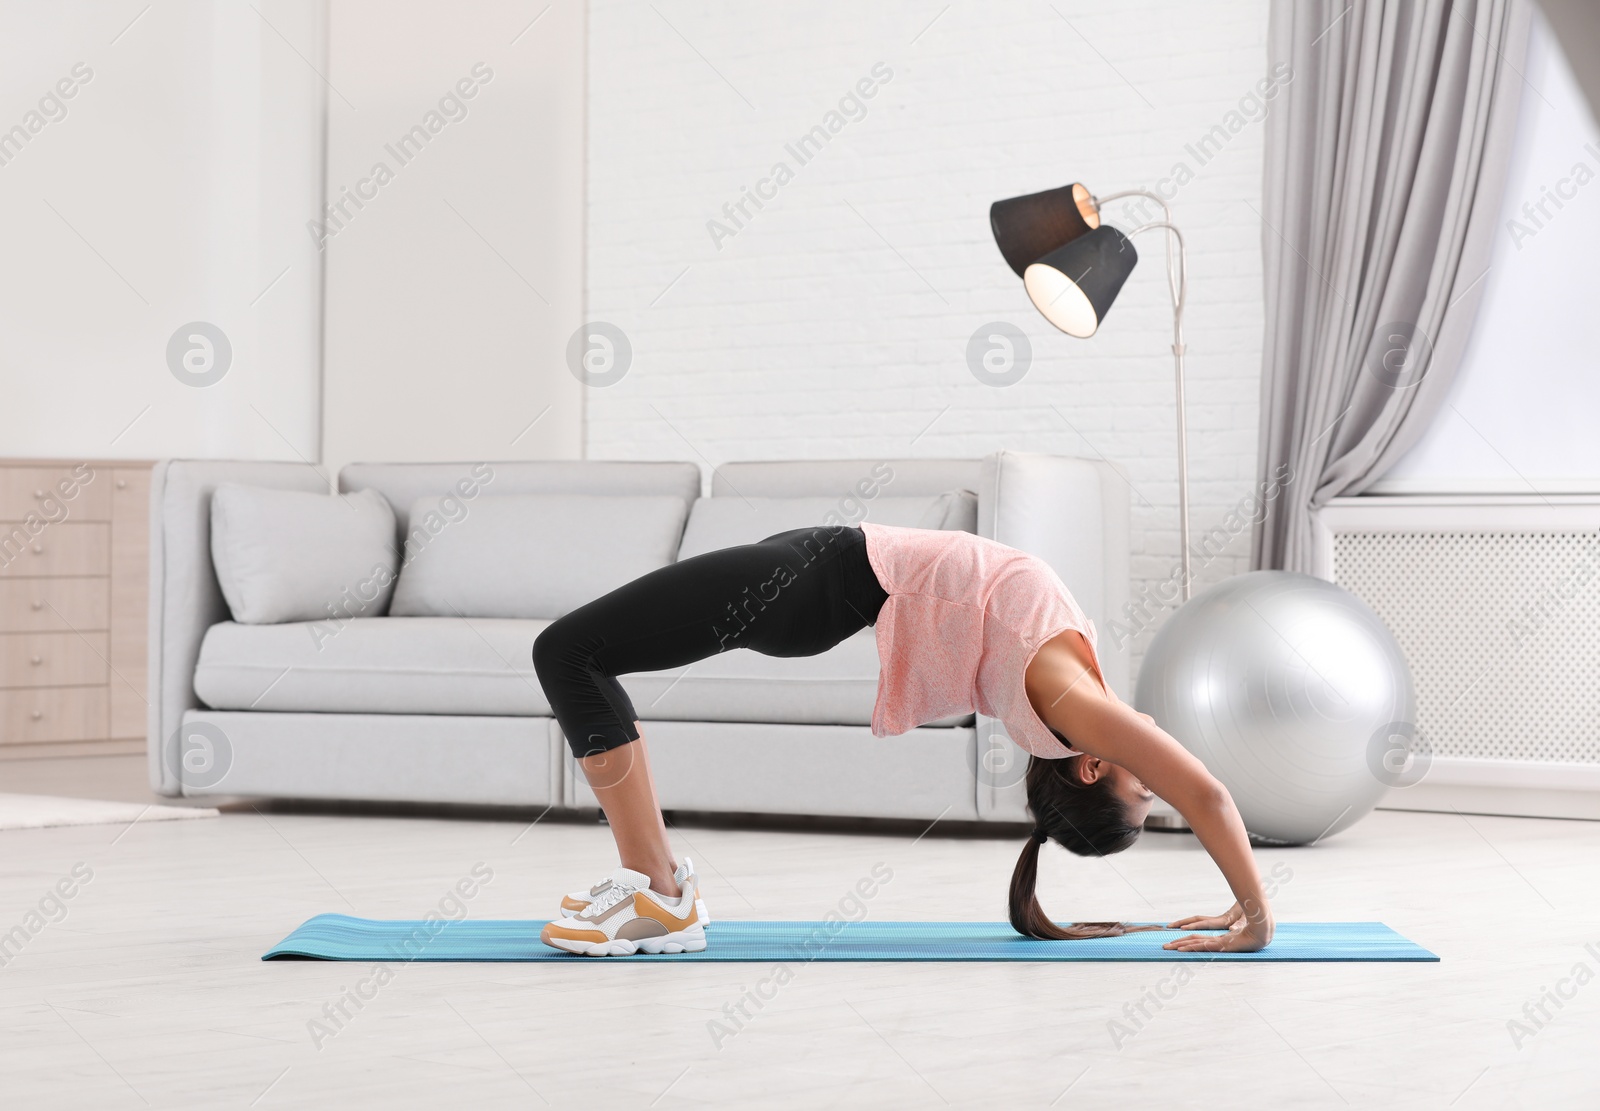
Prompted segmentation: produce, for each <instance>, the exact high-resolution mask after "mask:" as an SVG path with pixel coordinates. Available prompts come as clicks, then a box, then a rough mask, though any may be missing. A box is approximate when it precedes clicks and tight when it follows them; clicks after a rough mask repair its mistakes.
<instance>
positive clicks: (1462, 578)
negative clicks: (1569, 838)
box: [1333, 530, 1600, 764]
mask: <svg viewBox="0 0 1600 1111" xmlns="http://www.w3.org/2000/svg"><path fill="white" fill-rule="evenodd" d="M1333 578H1334V581H1335V582H1337V583H1338V584H1339V585H1341V586H1343V587H1344V588H1345V589H1347V590H1349V591H1351V592H1352V593H1354V594H1355V595H1357V596H1358V597H1360V598H1361V599H1363V600H1364V601H1366V603H1367V604H1368V605H1370V606H1371V607H1372V608H1373V609H1374V610H1376V611H1377V613H1378V616H1380V617H1382V618H1383V620H1384V622H1385V623H1386V624H1387V625H1388V626H1389V628H1390V629H1391V630H1392V631H1393V632H1394V634H1395V637H1396V638H1397V639H1398V640H1399V642H1400V647H1401V648H1402V649H1403V650H1404V651H1405V654H1406V659H1407V660H1408V661H1409V662H1410V664H1411V674H1412V678H1413V680H1414V681H1415V683H1416V688H1417V723H1416V724H1417V729H1418V731H1419V732H1421V733H1422V735H1423V736H1424V737H1426V738H1428V740H1429V742H1430V744H1431V746H1432V749H1433V753H1434V755H1435V756H1439V757H1465V758H1471V759H1487V760H1517V761H1525V762H1534V763H1542V762H1552V761H1555V762H1572V763H1593V764H1600V537H1597V535H1596V533H1594V532H1580V531H1532V530H1529V531H1459V532H1457V531H1426V532H1423V531H1418V532H1390V531H1383V532H1363V531H1350V532H1341V533H1336V534H1335V535H1334V537H1333Z"/></svg>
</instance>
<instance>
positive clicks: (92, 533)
mask: <svg viewBox="0 0 1600 1111" xmlns="http://www.w3.org/2000/svg"><path fill="white" fill-rule="evenodd" d="M0 473H4V470H3V468H0ZM110 568H111V526H110V525H107V524H87V523H84V522H74V521H63V522H62V523H61V524H56V525H49V526H47V527H46V528H45V529H44V531H42V532H40V533H39V534H38V535H37V536H31V537H30V536H29V535H28V532H27V530H26V529H25V528H23V527H22V526H21V525H18V524H14V523H10V524H8V523H4V522H0V576H5V577H6V578H12V579H20V578H36V577H41V576H49V575H104V574H107V573H108V572H109V571H110Z"/></svg>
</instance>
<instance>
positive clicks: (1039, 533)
mask: <svg viewBox="0 0 1600 1111" xmlns="http://www.w3.org/2000/svg"><path fill="white" fill-rule="evenodd" d="M1129 508H1130V501H1129V486H1128V484H1127V482H1126V480H1124V479H1123V477H1122V476H1121V475H1120V474H1119V473H1118V472H1117V471H1116V470H1115V469H1114V468H1113V467H1112V466H1111V464H1109V463H1105V462H1101V461H1099V460H1094V459H1075V458H1072V457H1069V456H1063V455H1041V454H1033V453H1028V452H1017V451H998V452H995V453H994V454H993V455H990V456H988V457H987V458H985V459H984V461H983V473H982V478H981V480H980V485H979V488H978V533H979V535H981V536H987V537H989V538H990V539H992V540H998V541H999V542H1000V543H1002V544H1006V545H1009V546H1011V547H1013V548H1018V549H1020V550H1022V551H1025V552H1030V553H1032V554H1033V555H1036V556H1038V557H1039V558H1040V559H1042V560H1044V561H1045V562H1046V563H1048V564H1049V565H1050V566H1051V567H1052V568H1053V569H1054V570H1055V572H1056V574H1058V575H1060V576H1061V581H1062V582H1064V583H1065V584H1066V586H1067V589H1068V590H1070V591H1071V592H1072V596H1073V597H1074V598H1076V599H1077V601H1078V604H1079V605H1080V606H1082V607H1083V611H1084V613H1086V614H1087V615H1088V616H1089V619H1090V620H1091V621H1093V622H1094V625H1095V630H1096V632H1097V633H1098V634H1099V636H1098V638H1097V639H1098V641H1099V649H1100V666H1101V667H1102V668H1103V669H1104V670H1105V676H1106V683H1107V684H1108V685H1109V686H1110V687H1111V689H1112V690H1113V691H1119V690H1120V691H1126V690H1127V689H1128V681H1129V678H1128V677H1129V672H1130V670H1131V668H1130V656H1131V647H1132V646H1131V645H1130V644H1128V643H1121V644H1119V643H1117V640H1116V638H1115V637H1114V636H1112V635H1108V632H1109V631H1110V630H1111V629H1112V623H1113V621H1114V620H1115V619H1117V618H1119V617H1121V616H1122V613H1123V607H1124V606H1125V605H1126V604H1127V602H1128V597H1129V586H1130V582H1129V579H1130V575H1131V564H1130V556H1129V538H1128V532H1129ZM977 732H978V752H977V758H978V764H977V768H976V775H977V806H978V816H979V817H980V818H982V819H986V820H989V821H1024V820H1026V818H1027V811H1026V797H1025V793H1024V791H1023V777H1024V775H1025V773H1026V771H1027V766H1028V755H1027V753H1025V752H1023V751H1022V750H1021V749H1020V748H1018V747H1017V746H1016V745H1015V744H1013V743H1011V741H1010V739H1009V738H1007V736H1006V734H1005V728H1004V726H1002V725H1001V723H1000V722H998V721H995V720H994V719H992V718H989V717H987V716H985V715H983V714H979V715H978V717H977Z"/></svg>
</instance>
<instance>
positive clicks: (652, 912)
mask: <svg viewBox="0 0 1600 1111" xmlns="http://www.w3.org/2000/svg"><path fill="white" fill-rule="evenodd" d="M633 913H635V914H637V915H638V916H639V917H640V918H654V919H655V920H656V921H657V922H660V923H661V924H662V925H663V926H665V927H666V928H667V929H668V930H671V931H672V932H674V933H676V932H677V931H679V930H683V929H687V928H688V927H689V926H690V925H692V924H693V923H694V921H695V917H696V915H695V911H694V903H693V902H691V903H690V904H689V913H688V915H686V916H685V917H683V918H678V917H677V916H675V915H674V914H673V913H672V912H671V911H669V910H667V908H666V907H664V906H662V905H661V904H660V903H658V902H656V901H655V900H654V899H652V898H650V897H649V896H648V895H646V894H644V893H643V892H642V891H635V892H634V893H633Z"/></svg>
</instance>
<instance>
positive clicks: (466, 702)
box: [194, 617, 971, 725]
mask: <svg viewBox="0 0 1600 1111" xmlns="http://www.w3.org/2000/svg"><path fill="white" fill-rule="evenodd" d="M548 624H549V622H548V621H543V620H512V619H504V618H469V619H463V618H457V617H383V618H356V619H355V620H352V621H348V622H344V623H343V624H341V625H335V624H334V623H333V622H305V623H301V624H291V625H240V624H237V623H234V622H231V621H230V622H223V623H222V624H219V625H213V626H212V627H211V628H210V629H209V630H208V631H207V633H206V637H205V642H204V643H203V644H202V645H201V648H200V662H199V665H198V666H197V667H196V668H195V676H194V689H195V693H196V694H198V695H199V696H200V698H201V700H203V701H204V702H205V704H206V705H207V706H209V707H211V708H212V709H214V710H262V711H280V712H287V711H302V712H316V713H335V714H336V713H355V714H385V713H387V714H469V715H487V716H516V715H527V716H546V715H549V714H550V704H549V702H548V701H547V700H546V699H545V696H544V691H543V690H542V689H541V687H540V685H539V680H538V677H537V676H536V675H535V674H534V671H533V659H532V648H533V641H534V638H535V637H536V636H538V635H539V633H540V631H541V630H543V629H544V628H545V626H547V625H548ZM622 686H623V689H625V690H626V691H627V692H628V695H629V697H631V698H632V699H633V704H634V709H635V710H636V711H638V713H639V715H640V717H641V719H642V720H646V721H648V720H652V719H656V720H671V721H750V722H773V723H779V724H784V723H796V724H833V725H870V724H871V722H872V706H873V702H874V701H875V700H876V697H877V687H878V649H877V644H876V643H875V641H874V638H873V631H872V630H871V629H863V630H861V631H860V632H859V633H857V634H855V635H854V636H852V637H849V638H847V639H846V640H845V641H844V642H843V643H841V644H839V645H837V646H835V647H834V648H832V649H830V650H829V651H827V652H824V653H822V654H821V655H818V656H802V657H797V658H790V659H777V658H774V657H771V656H762V655H759V654H757V653H755V652H751V651H749V650H748V649H744V648H738V649H734V650H733V651H731V652H724V653H722V654H721V655H719V656H712V657H711V658H709V659H705V660H701V661H699V662H698V663H695V664H691V665H690V666H689V667H688V668H679V669H676V670H672V671H659V672H641V673H639V674H637V675H626V676H623V677H622ZM970 720H971V718H970V715H968V716H966V717H963V718H950V719H948V720H947V721H944V722H940V723H938V724H941V725H954V724H957V723H960V722H967V721H970Z"/></svg>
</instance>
